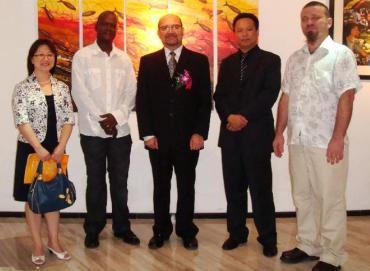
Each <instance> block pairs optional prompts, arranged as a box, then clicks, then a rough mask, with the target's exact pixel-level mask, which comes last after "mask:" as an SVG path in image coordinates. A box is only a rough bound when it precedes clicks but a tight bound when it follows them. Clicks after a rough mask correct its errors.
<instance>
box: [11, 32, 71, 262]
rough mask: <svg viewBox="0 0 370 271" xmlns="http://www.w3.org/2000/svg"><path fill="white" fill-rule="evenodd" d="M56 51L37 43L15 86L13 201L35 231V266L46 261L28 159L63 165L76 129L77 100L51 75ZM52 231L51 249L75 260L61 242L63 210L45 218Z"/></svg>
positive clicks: (48, 45)
mask: <svg viewBox="0 0 370 271" xmlns="http://www.w3.org/2000/svg"><path fill="white" fill-rule="evenodd" d="M56 60H57V51H56V48H55V46H54V45H53V44H52V42H51V41H49V40H45V39H38V40H36V41H35V42H34V43H33V44H32V46H31V48H30V50H29V53H28V58H27V68H28V75H29V76H28V77H27V78H26V79H25V80H23V81H22V82H20V83H18V84H17V85H16V86H15V89H14V93H13V103H12V105H13V113H14V120H15V125H16V127H17V128H18V130H19V135H18V145H17V154H16V164H15V176H14V194H13V196H14V199H15V200H16V201H24V202H26V204H25V213H26V221H27V224H28V226H29V229H30V231H31V235H32V240H33V248H32V262H33V263H34V264H36V265H42V264H44V263H45V252H44V245H43V243H42V240H41V219H42V215H41V214H35V213H33V212H32V211H31V209H30V207H29V206H28V203H27V193H28V189H29V185H26V184H24V172H25V167H26V162H27V157H28V155H29V154H30V153H36V154H37V156H38V157H39V159H40V160H42V161H46V160H48V159H52V160H54V161H56V162H60V161H61V158H62V156H63V154H64V151H65V147H66V144H67V141H68V139H69V137H70V135H71V132H72V127H73V125H74V116H73V109H72V101H71V97H70V93H69V89H68V87H67V85H66V84H64V83H63V82H61V81H58V80H57V79H56V78H54V77H53V76H52V74H53V73H54V71H55V66H56ZM43 215H44V217H45V220H46V224H47V229H48V243H47V248H48V249H49V251H50V252H51V253H53V254H55V255H56V256H57V257H58V259H61V260H69V259H70V258H71V256H70V255H69V254H68V252H67V251H65V250H64V249H63V248H62V246H61V245H60V243H59V240H58V227H59V211H56V212H50V213H45V214H43Z"/></svg>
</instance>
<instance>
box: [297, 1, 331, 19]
mask: <svg viewBox="0 0 370 271" xmlns="http://www.w3.org/2000/svg"><path fill="white" fill-rule="evenodd" d="M317 6H319V7H323V8H324V9H325V16H326V17H327V18H329V17H330V12H329V8H328V7H327V6H326V5H325V4H323V3H321V2H319V1H311V2H308V3H307V4H306V5H304V7H303V9H305V8H308V7H317Z"/></svg>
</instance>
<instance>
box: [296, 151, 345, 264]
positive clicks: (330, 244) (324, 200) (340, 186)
mask: <svg viewBox="0 0 370 271" xmlns="http://www.w3.org/2000/svg"><path fill="white" fill-rule="evenodd" d="M289 169H290V176H291V182H292V194H293V201H294V205H295V207H296V214H297V227H298V234H297V241H298V244H297V247H298V248H299V249H301V250H303V251H304V252H306V253H307V254H309V255H311V256H319V257H320V261H323V262H326V263H329V264H332V265H335V266H338V265H341V264H343V263H344V261H345V260H346V259H347V254H346V253H345V251H344V244H345V242H346V235H347V225H346V224H347V217H346V199H345V191H346V183H347V173H348V145H347V144H346V145H345V150H344V159H343V160H342V161H340V162H339V163H338V164H334V165H331V164H329V163H328V162H327V161H326V149H321V148H314V147H305V146H302V145H290V146H289Z"/></svg>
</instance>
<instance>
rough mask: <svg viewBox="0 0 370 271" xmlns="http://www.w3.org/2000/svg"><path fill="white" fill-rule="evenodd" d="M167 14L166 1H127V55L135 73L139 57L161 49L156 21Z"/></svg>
mask: <svg viewBox="0 0 370 271" xmlns="http://www.w3.org/2000/svg"><path fill="white" fill-rule="evenodd" d="M167 13H168V1H167V0H157V1H152V0H128V1H127V3H126V41H127V48H126V50H127V54H128V55H129V56H130V58H131V60H132V62H133V65H134V68H135V71H136V72H137V71H138V69H139V61H140V57H141V56H143V55H145V54H148V53H151V52H154V51H156V50H158V49H159V48H161V47H162V43H161V41H160V40H159V38H158V36H157V28H158V27H157V25H158V20H159V18H160V17H161V16H163V15H164V14H167Z"/></svg>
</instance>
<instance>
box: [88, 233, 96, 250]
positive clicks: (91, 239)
mask: <svg viewBox="0 0 370 271" xmlns="http://www.w3.org/2000/svg"><path fill="white" fill-rule="evenodd" d="M98 246H99V235H98V234H91V233H88V234H86V236H85V247H87V248H97V247H98Z"/></svg>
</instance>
